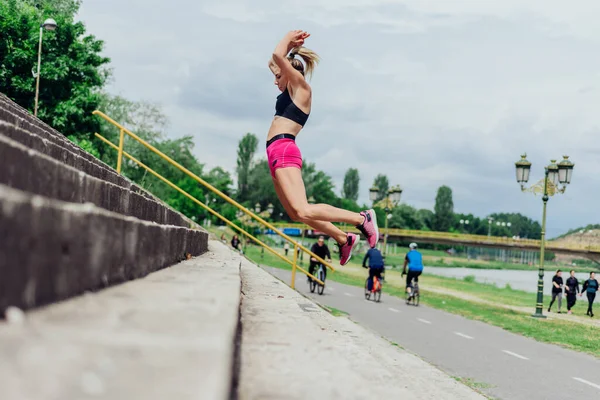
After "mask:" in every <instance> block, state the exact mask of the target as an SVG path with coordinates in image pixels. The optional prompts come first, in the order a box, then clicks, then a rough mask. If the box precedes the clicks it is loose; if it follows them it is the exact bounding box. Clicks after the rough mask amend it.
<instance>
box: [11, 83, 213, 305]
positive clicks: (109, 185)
mask: <svg viewBox="0 0 600 400" xmlns="http://www.w3.org/2000/svg"><path fill="white" fill-rule="evenodd" d="M207 248H208V234H207V232H205V231H203V230H201V229H199V228H197V227H196V228H194V229H193V228H192V223H191V221H189V220H188V219H187V218H185V217H184V216H183V215H181V214H179V213H178V212H176V211H175V210H173V209H171V208H170V207H168V206H167V205H166V204H164V203H163V202H161V201H160V200H158V199H157V198H155V197H154V196H152V195H151V194H150V193H148V192H147V191H145V190H143V189H142V188H140V187H139V186H137V185H135V184H134V183H132V182H130V181H129V180H127V179H126V178H125V177H123V176H121V175H119V174H117V173H116V171H114V170H113V169H112V168H110V167H109V166H107V165H106V164H104V163H102V162H101V161H99V160H98V159H96V158H95V157H93V156H92V155H90V154H88V153H87V152H85V151H83V150H82V149H80V148H79V147H77V146H75V145H74V144H73V143H72V142H70V141H69V140H68V139H67V138H66V137H64V136H63V135H62V134H60V133H59V132H57V131H56V130H54V129H52V128H51V127H49V126H48V125H46V124H44V123H43V122H41V121H40V120H38V119H37V118H35V117H33V116H32V115H31V114H29V113H28V112H27V111H26V110H24V109H22V108H21V107H19V106H18V105H17V104H15V103H14V102H12V101H11V100H10V99H8V98H7V97H6V96H4V95H1V94H0V256H1V258H0V312H1V313H2V314H3V313H4V310H5V309H6V308H7V307H9V306H15V307H19V308H21V309H28V308H32V307H36V306H40V305H44V304H49V303H53V302H56V301H59V300H64V299H67V298H69V297H71V296H75V295H78V294H81V293H83V292H84V291H89V290H97V289H100V288H104V287H107V286H110V285H113V284H117V283H121V282H124V281H126V280H130V279H136V278H140V277H143V276H145V275H147V274H148V273H150V272H152V271H157V270H160V269H162V268H165V267H168V266H170V265H173V264H175V263H177V262H179V261H181V260H183V259H185V258H186V255H187V254H191V255H192V256H199V255H201V254H203V253H204V252H206V251H207Z"/></svg>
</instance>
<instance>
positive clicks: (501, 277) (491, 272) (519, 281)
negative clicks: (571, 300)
mask: <svg viewBox="0 0 600 400" xmlns="http://www.w3.org/2000/svg"><path fill="white" fill-rule="evenodd" d="M424 272H425V273H426V274H433V275H439V276H447V277H450V278H458V279H462V278H464V277H465V276H468V275H473V276H475V281H476V282H481V283H494V284H496V286H498V287H505V286H506V284H507V283H508V284H510V286H511V287H512V288H513V289H519V290H524V291H526V292H533V293H535V292H537V280H538V271H537V270H535V271H523V270H505V269H479V268H446V267H425V270H424ZM555 272H556V271H545V272H544V296H547V295H550V293H551V290H552V289H551V285H552V277H553V276H554V273H555ZM575 276H576V277H577V279H578V280H579V283H581V284H583V282H584V281H585V280H586V279H588V278H589V276H590V274H589V273H585V272H576V273H575ZM568 277H569V272H568V271H563V273H562V278H563V281H564V282H566V281H567V278H568ZM596 279H598V278H596ZM579 288H580V289H581V286H580V287H579ZM580 300H584V301H585V302H587V298H586V296H585V294H584V295H583V297H577V301H580ZM564 301H566V300H565V299H564V298H563V302H564ZM599 301H600V293H599V294H598V295H596V300H595V301H594V303H598V302H599ZM544 303H545V304H548V302H547V301H544Z"/></svg>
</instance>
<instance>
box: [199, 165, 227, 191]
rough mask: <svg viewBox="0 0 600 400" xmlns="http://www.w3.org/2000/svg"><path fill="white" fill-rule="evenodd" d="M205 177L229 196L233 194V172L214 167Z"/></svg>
mask: <svg viewBox="0 0 600 400" xmlns="http://www.w3.org/2000/svg"><path fill="white" fill-rule="evenodd" d="M205 179H206V181H207V182H208V183H210V184H211V185H213V186H214V187H216V188H217V189H219V190H220V191H221V192H223V193H225V194H226V195H227V196H231V185H233V180H232V179H231V174H230V173H229V172H227V171H225V170H224V169H223V168H221V167H214V168H213V169H211V170H210V171H209V172H208V175H206V177H205Z"/></svg>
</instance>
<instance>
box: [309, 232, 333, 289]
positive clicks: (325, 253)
mask: <svg viewBox="0 0 600 400" xmlns="http://www.w3.org/2000/svg"><path fill="white" fill-rule="evenodd" d="M310 251H312V252H313V253H315V254H316V255H318V256H319V257H321V258H322V259H323V260H325V261H327V262H331V252H330V251H329V247H327V245H326V244H325V237H324V236H319V239H317V242H316V243H315V244H313V245H312V247H311V248H310ZM318 265H321V262H320V261H318V260H317V259H316V258H314V257H311V258H310V264H309V266H308V273H309V274H311V275H313V276H314V275H315V270H316V269H317V266H318ZM323 272H324V274H325V279H327V268H323ZM309 280H310V278H309Z"/></svg>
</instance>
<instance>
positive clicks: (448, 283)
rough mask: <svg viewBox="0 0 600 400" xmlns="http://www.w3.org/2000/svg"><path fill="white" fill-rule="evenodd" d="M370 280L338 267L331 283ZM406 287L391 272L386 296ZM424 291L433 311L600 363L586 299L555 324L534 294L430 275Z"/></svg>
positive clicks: (275, 262)
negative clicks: (538, 314)
mask: <svg viewBox="0 0 600 400" xmlns="http://www.w3.org/2000/svg"><path fill="white" fill-rule="evenodd" d="M246 256H248V257H249V258H250V259H252V260H253V261H255V262H256V263H258V264H262V265H268V266H271V267H276V268H283V269H288V270H289V269H291V268H290V266H289V264H287V263H285V262H284V261H282V260H280V259H278V258H277V257H275V256H273V255H271V254H269V253H265V254H264V255H262V257H261V252H260V250H259V249H257V248H255V247H252V246H249V247H248V248H247V253H246ZM366 275H367V273H366V270H365V269H363V268H361V267H360V266H358V265H356V264H353V263H351V264H349V265H347V266H344V267H338V268H337V271H336V272H335V273H330V274H328V279H331V280H333V281H336V282H340V283H344V284H349V285H353V286H357V287H361V288H362V287H364V282H365V277H366ZM297 276H298V277H300V276H302V275H301V274H298V275H297ZM402 282H403V279H402V278H401V276H400V272H397V271H393V270H389V271H386V282H385V286H384V291H385V293H387V294H390V295H393V296H397V297H400V298H403V297H404V285H403V283H402ZM421 287H422V288H423V289H422V293H423V296H422V298H421V301H422V303H423V304H426V305H428V306H431V307H435V308H438V309H441V310H444V311H446V312H450V313H454V314H458V315H462V316H464V317H466V318H470V319H474V320H479V321H482V322H486V323H489V324H491V325H495V326H498V327H501V328H503V329H506V330H508V331H511V332H513V333H517V334H521V335H523V336H527V337H531V338H533V339H536V340H538V341H541V342H546V343H552V344H556V345H559V346H562V347H565V348H568V349H572V350H576V351H581V352H585V353H588V354H592V355H594V356H596V357H599V358H600V348H599V347H598V346H597V343H599V341H600V329H598V326H596V321H595V320H591V319H589V318H588V317H585V318H584V317H581V315H583V314H585V307H584V305H585V301H582V299H581V298H578V302H577V305H576V307H575V309H574V312H575V315H574V316H573V315H563V314H560V318H558V316H559V314H550V317H551V318H547V319H543V320H540V319H534V318H532V317H531V316H530V314H531V313H532V311H533V310H532V309H531V304H535V295H533V294H532V293H528V292H524V291H520V290H514V289H511V288H506V287H504V288H498V287H495V286H493V285H489V284H481V283H477V282H474V281H469V280H467V281H465V280H458V279H452V278H444V277H437V276H430V275H426V276H423V278H422V280H421ZM467 296H468V297H467ZM546 304H547V302H546ZM563 306H564V304H563ZM565 308H566V307H565Z"/></svg>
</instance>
